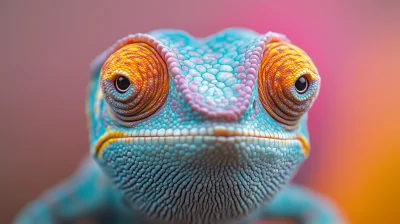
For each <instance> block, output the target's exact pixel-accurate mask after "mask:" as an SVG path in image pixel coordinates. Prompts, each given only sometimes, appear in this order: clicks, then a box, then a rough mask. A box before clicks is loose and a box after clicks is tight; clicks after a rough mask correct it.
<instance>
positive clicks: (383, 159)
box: [0, 0, 400, 223]
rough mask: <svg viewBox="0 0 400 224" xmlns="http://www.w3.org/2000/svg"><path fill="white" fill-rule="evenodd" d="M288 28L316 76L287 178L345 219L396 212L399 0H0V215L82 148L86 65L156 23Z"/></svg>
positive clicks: (205, 29) (206, 28)
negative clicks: (304, 135) (296, 167)
mask: <svg viewBox="0 0 400 224" xmlns="http://www.w3.org/2000/svg"><path fill="white" fill-rule="evenodd" d="M232 26H234V27H247V28H250V29H254V30H255V31H257V32H260V33H266V32H267V31H275V32H279V33H283V34H286V35H287V36H288V37H289V38H290V39H291V40H292V42H293V43H294V44H296V45H298V46H300V47H301V48H303V49H304V50H305V51H306V52H308V53H309V55H310V56H311V57H312V58H313V60H314V62H315V64H316V65H317V67H318V69H319V72H320V74H321V76H322V89H321V92H320V97H319V99H318V100H317V101H316V103H315V105H314V107H313V108H312V110H311V112H310V116H309V117H310V119H309V127H310V128H309V129H310V132H311V142H312V143H311V145H312V150H311V156H310V157H309V159H308V160H307V161H306V163H305V164H304V165H303V167H302V169H301V170H300V172H299V174H298V175H297V177H296V178H295V180H294V181H295V182H297V183H300V184H303V185H306V186H308V187H309V188H311V189H313V190H315V191H318V192H321V193H323V194H325V195H328V196H329V197H331V198H332V199H334V200H335V201H336V202H337V204H338V205H339V206H340V208H341V210H342V211H343V213H344V214H345V215H346V217H347V218H348V219H349V221H351V222H352V223H399V222H400V203H399V201H400V196H399V189H400V179H399V178H400V141H399V139H400V88H399V85H400V74H399V70H400V69H399V65H400V62H399V59H400V56H399V52H400V1H394V0H393V1H390V0H388V1H371V0H356V1H346V0H331V1H319V0H314V1H268V0H247V1H236V0H225V1H224V0H221V1H213V0H203V1H187V0H174V1H118V2H117V1H78V0H76V1H42V0H40V1H29V0H26V1H19V0H16V1H11V0H8V1H4V0H2V1H1V2H0V52H1V53H0V80H1V81H0V82H1V88H0V103H1V107H0V111H1V112H0V127H1V128H0V150H1V151H0V152H1V156H0V180H1V185H0V198H1V202H0V210H1V212H0V223H10V222H11V220H12V219H13V217H14V216H15V215H16V213H17V212H18V210H20V209H21V208H22V207H23V205H24V204H25V203H26V202H27V201H29V200H32V199H34V198H35V197H36V196H37V195H38V194H39V193H41V192H42V191H44V190H45V189H47V188H49V187H50V186H53V185H54V184H56V183H58V182H60V181H61V180H62V179H64V178H66V177H67V176H69V175H70V174H71V173H72V172H73V170H74V169H75V168H76V166H77V165H78V164H79V162H80V161H81V159H82V158H83V157H84V156H85V155H86V154H87V152H88V132H87V128H86V117H85V112H84V106H85V97H86V86H87V83H88V80H89V77H90V74H89V64H90V62H91V61H92V59H94V58H95V57H96V56H97V55H98V54H99V53H101V52H102V51H103V50H104V49H105V48H107V47H109V46H110V45H111V44H113V43H114V42H115V41H116V40H118V39H119V38H121V37H124V36H126V35H127V34H130V33H137V32H148V31H151V30H153V29H158V28H178V29H184V30H186V31H188V32H190V33H192V34H193V35H195V36H200V37H203V36H207V35H210V34H212V33H214V32H216V31H219V30H221V29H224V28H227V27H232Z"/></svg>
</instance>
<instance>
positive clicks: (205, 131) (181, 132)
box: [94, 125, 310, 158]
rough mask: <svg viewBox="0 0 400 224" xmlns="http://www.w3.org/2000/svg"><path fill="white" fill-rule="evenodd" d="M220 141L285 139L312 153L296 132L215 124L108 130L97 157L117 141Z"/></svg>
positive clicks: (278, 141) (303, 139)
mask: <svg viewBox="0 0 400 224" xmlns="http://www.w3.org/2000/svg"><path fill="white" fill-rule="evenodd" d="M203 140H206V141H217V142H223V143H225V142H226V143H228V142H230V141H238V140H240V141H248V140H252V141H254V140H258V141H264V142H265V141H268V142H270V143H273V144H276V143H278V144H279V145H281V146H285V144H286V143H290V142H293V141H294V142H297V143H298V144H300V146H301V149H302V152H303V154H304V156H308V154H309V149H310V147H309V142H308V141H307V140H306V139H305V138H304V137H303V136H301V135H298V134H297V133H293V134H286V135H278V134H275V135H270V133H267V132H264V131H259V130H253V129H247V128H233V127H225V126H219V125H217V126H213V127H208V128H193V129H190V130H188V129H174V130H173V129H167V130H165V129H159V130H141V131H138V132H132V133H127V134H125V133H122V132H118V131H116V132H114V131H111V132H107V133H106V134H104V135H103V136H102V137H101V138H100V139H99V140H98V142H97V144H96V145H95V147H94V154H95V156H96V157H98V158H101V157H102V154H103V151H104V149H105V148H106V147H107V146H108V145H110V144H112V143H115V142H126V143H131V144H134V143H135V141H137V142H147V141H149V142H153V144H160V143H162V144H172V143H174V142H190V141H197V142H201V141H203Z"/></svg>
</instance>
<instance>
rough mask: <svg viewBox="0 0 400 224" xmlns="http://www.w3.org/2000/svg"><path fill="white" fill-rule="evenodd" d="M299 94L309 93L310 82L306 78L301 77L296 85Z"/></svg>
mask: <svg viewBox="0 0 400 224" xmlns="http://www.w3.org/2000/svg"><path fill="white" fill-rule="evenodd" d="M294 86H295V87H296V90H297V92H298V93H300V94H302V93H305V92H306V91H307V88H308V81H307V79H306V78H305V77H304V76H301V77H300V78H299V79H297V81H296V83H295V84H294Z"/></svg>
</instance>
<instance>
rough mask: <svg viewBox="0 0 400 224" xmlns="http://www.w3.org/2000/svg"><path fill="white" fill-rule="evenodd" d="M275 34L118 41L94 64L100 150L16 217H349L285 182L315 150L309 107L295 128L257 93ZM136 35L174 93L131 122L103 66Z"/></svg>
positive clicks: (91, 109)
mask: <svg viewBox="0 0 400 224" xmlns="http://www.w3.org/2000/svg"><path fill="white" fill-rule="evenodd" d="M271 40H279V41H286V42H288V40H287V39H286V37H285V36H283V35H280V34H277V33H272V32H269V33H267V34H265V35H260V34H257V33H255V32H253V31H250V30H245V29H228V30H224V31H221V32H219V33H217V34H215V35H212V36H210V37H207V38H204V39H196V38H193V37H192V36H190V35H189V34H187V33H185V32H182V31H175V30H157V31H153V32H150V33H148V34H135V35H129V36H128V37H126V38H123V39H121V40H119V41H118V42H117V43H116V44H114V45H113V46H112V47H111V48H109V49H108V50H106V51H105V52H104V53H103V54H101V55H100V56H99V57H98V58H97V59H96V60H95V61H94V63H93V65H92V71H93V75H92V80H91V83H90V86H89V92H88V93H89V94H88V99H87V115H88V119H89V129H90V149H91V157H90V158H87V159H86V160H85V162H84V163H83V165H82V166H81V168H80V169H79V170H78V171H77V172H76V174H75V175H74V176H72V177H71V178H70V179H69V180H67V181H66V182H64V183H62V184H61V185H60V186H57V187H55V188H54V189H51V190H49V191H47V192H46V193H45V194H43V195H42V196H40V197H39V199H37V200H36V201H33V202H31V203H30V204H28V205H27V206H26V207H25V209H23V211H22V212H21V213H20V214H19V215H18V216H17V219H16V220H15V223H16V224H27V223H43V224H48V223H68V222H72V223H74V222H75V221H77V220H94V221H95V223H253V222H255V221H257V220H261V219H269V218H284V219H285V218H286V219H293V220H295V221H298V222H299V223H343V222H344V221H343V220H342V219H341V217H340V215H339V213H338V212H337V211H336V210H335V208H334V207H333V206H332V205H331V203H330V202H329V200H328V199H325V198H323V197H320V196H318V195H317V194H314V193H312V192H310V191H308V190H307V189H304V188H302V187H299V186H295V185H289V184H287V183H288V182H289V181H290V179H291V178H292V177H293V175H294V174H295V173H296V171H297V169H298V168H299V166H300V165H301V164H302V162H303V161H304V160H305V158H306V157H307V155H306V151H305V148H308V142H309V137H308V132H307V125H306V120H307V115H306V114H304V115H303V116H302V117H301V119H300V121H299V123H298V125H297V126H296V127H295V128H287V126H285V125H283V124H281V123H279V122H278V121H277V120H275V119H274V118H273V117H272V116H271V115H270V114H269V113H268V112H267V111H266V110H265V109H264V108H263V106H262V104H261V102H260V98H259V93H258V87H257V85H258V84H257V79H258V77H257V74H258V68H259V65H260V62H261V60H262V57H263V50H264V47H265V45H266V43H268V42H269V41H271ZM133 42H142V43H147V44H149V45H150V46H151V47H153V48H154V49H155V50H156V51H157V52H158V53H159V55H160V56H161V57H162V58H163V60H164V61H165V63H166V65H167V68H168V73H169V90H168V97H167V99H166V102H165V103H164V104H163V105H162V107H161V108H160V109H158V111H157V112H156V113H154V114H152V115H151V116H149V117H147V118H145V119H142V120H139V121H134V122H123V121H121V120H119V119H118V118H116V116H114V114H113V110H112V105H111V104H109V103H108V102H107V100H106V99H105V97H104V90H102V89H101V85H100V71H101V68H102V66H103V64H104V63H105V61H106V60H107V58H108V57H109V56H110V55H111V54H112V53H113V52H115V51H116V50H117V49H119V48H121V47H122V46H125V45H127V44H128V43H133ZM110 133H117V134H114V135H113V134H110ZM107 134H108V135H107ZM300 139H302V141H300ZM100 149H101V150H100Z"/></svg>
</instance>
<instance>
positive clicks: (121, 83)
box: [100, 43, 169, 124]
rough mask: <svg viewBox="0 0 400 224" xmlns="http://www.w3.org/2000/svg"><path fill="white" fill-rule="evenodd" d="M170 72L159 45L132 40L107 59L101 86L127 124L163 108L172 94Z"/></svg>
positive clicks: (112, 107)
mask: <svg viewBox="0 0 400 224" xmlns="http://www.w3.org/2000/svg"><path fill="white" fill-rule="evenodd" d="M168 76H169V75H168V70H167V66H166V64H165V62H164V61H163V59H162V58H161V56H160V55H159V54H158V52H157V51H156V50H155V49H153V48H152V47H151V46H150V45H148V44H146V43H131V44H128V45H125V46H123V47H121V48H120V49H118V50H117V51H115V52H114V53H113V54H111V55H110V57H109V58H108V59H107V61H106V62H105V63H104V65H103V67H102V69H101V76H100V86H101V89H102V91H103V95H104V98H105V100H106V102H107V104H108V105H109V106H110V108H111V109H112V110H113V112H114V114H115V115H116V117H117V118H118V119H119V120H121V121H123V124H126V122H132V121H138V120H141V119H144V118H146V117H149V116H151V115H152V114H154V113H155V112H156V111H157V110H158V109H160V107H161V106H162V105H163V104H164V103H165V101H166V99H167V96H168ZM124 122H125V123H124Z"/></svg>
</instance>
